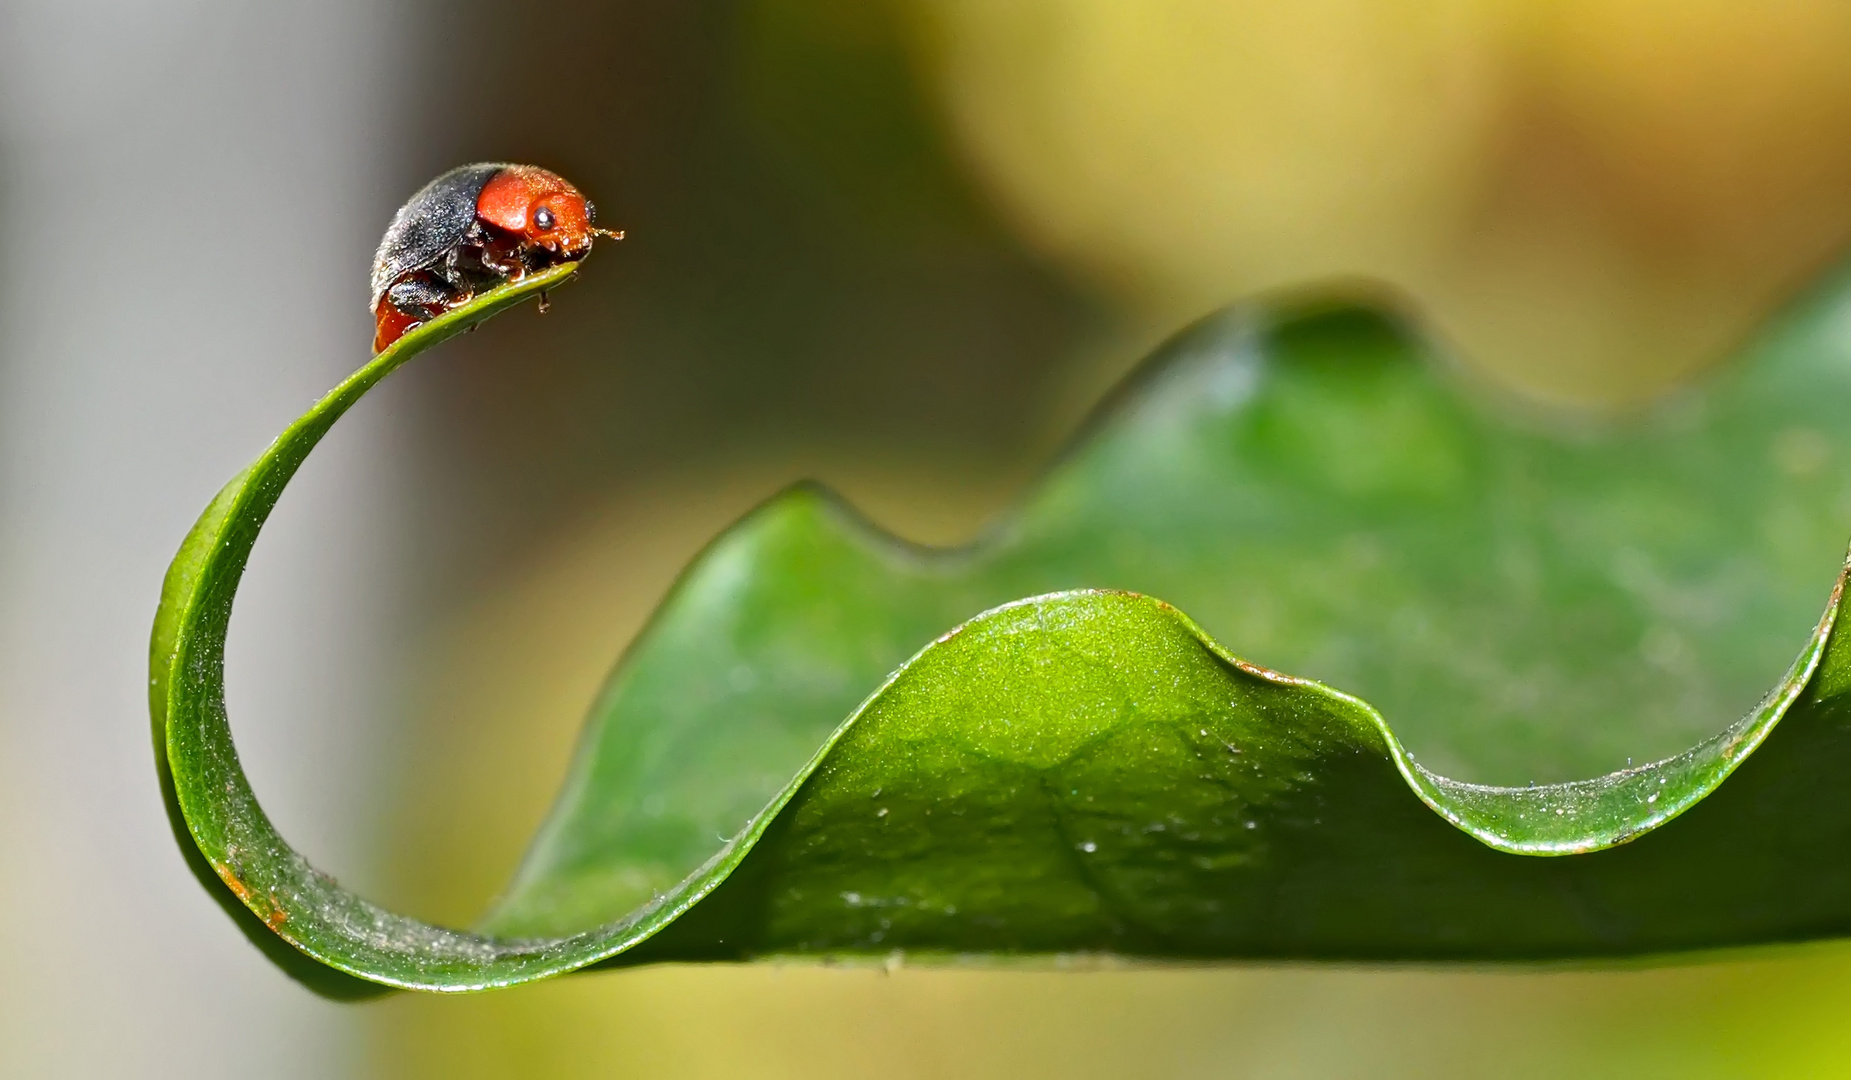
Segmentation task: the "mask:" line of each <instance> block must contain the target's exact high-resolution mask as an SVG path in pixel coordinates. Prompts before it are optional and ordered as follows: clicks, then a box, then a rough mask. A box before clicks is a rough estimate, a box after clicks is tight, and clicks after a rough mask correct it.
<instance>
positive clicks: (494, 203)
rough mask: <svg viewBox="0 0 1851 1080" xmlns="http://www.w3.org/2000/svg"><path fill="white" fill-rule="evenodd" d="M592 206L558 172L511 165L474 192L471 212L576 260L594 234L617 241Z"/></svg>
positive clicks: (587, 248)
mask: <svg viewBox="0 0 1851 1080" xmlns="http://www.w3.org/2000/svg"><path fill="white" fill-rule="evenodd" d="M594 214H595V211H594V209H593V208H592V205H591V203H590V202H588V201H587V200H586V198H585V196H583V195H581V194H579V190H578V189H577V188H575V187H573V186H572V185H571V184H569V183H567V182H566V181H565V179H564V178H563V177H561V176H560V175H559V174H558V173H554V172H549V171H548V170H546V169H542V168H540V167H538V166H535V165H510V166H508V167H507V168H505V169H503V170H501V171H500V172H498V173H496V174H495V176H494V177H493V178H492V179H490V180H489V182H488V183H487V184H485V185H483V188H482V193H481V194H480V195H478V196H476V216H477V217H479V218H481V219H482V220H483V221H486V222H488V223H489V224H490V225H493V226H495V227H496V228H499V229H505V230H507V231H508V232H511V233H513V234H515V235H516V236H519V237H520V238H521V239H522V240H524V241H526V242H527V243H529V244H532V245H534V246H536V247H543V248H546V249H547V250H549V251H554V252H558V253H559V254H560V255H564V256H566V257H568V258H576V257H578V256H580V255H583V254H584V253H585V252H587V251H589V250H591V241H592V238H593V237H594V236H609V237H613V238H616V239H622V238H623V234H622V233H614V232H611V231H610V230H608V229H600V228H597V227H596V226H595V225H594V224H593V223H592V219H593V216H594Z"/></svg>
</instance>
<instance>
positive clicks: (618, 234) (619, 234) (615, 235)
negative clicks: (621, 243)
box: [591, 226, 623, 240]
mask: <svg viewBox="0 0 1851 1080" xmlns="http://www.w3.org/2000/svg"><path fill="white" fill-rule="evenodd" d="M591 231H592V233H593V234H594V235H597V236H608V237H610V238H611V239H612V240H622V239H623V230H622V229H618V230H616V231H615V232H613V231H611V230H610V229H600V228H596V227H595V226H594V227H593V228H592V230H591Z"/></svg>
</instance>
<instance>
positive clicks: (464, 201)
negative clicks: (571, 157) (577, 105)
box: [372, 163, 623, 352]
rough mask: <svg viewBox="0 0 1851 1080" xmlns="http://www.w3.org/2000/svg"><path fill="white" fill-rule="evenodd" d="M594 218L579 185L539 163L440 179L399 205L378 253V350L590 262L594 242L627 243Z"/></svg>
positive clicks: (475, 168)
mask: <svg viewBox="0 0 1851 1080" xmlns="http://www.w3.org/2000/svg"><path fill="white" fill-rule="evenodd" d="M594 214H595V211H594V210H593V209H592V205H591V203H590V202H589V201H587V200H586V198H585V196H584V195H582V194H580V193H579V190H578V189H577V188H575V187H573V186H572V185H571V184H569V183H567V182H566V181H565V179H564V178H562V177H561V176H560V175H559V174H557V173H554V172H551V171H549V170H547V169H542V168H539V167H538V166H535V165H507V164H500V163H484V164H481V165H464V166H462V167H461V168H457V169H452V170H450V171H449V172H447V173H444V174H443V175H442V176H439V177H438V178H437V179H435V180H433V181H431V182H430V183H429V184H426V185H425V186H424V188H423V189H422V190H420V191H419V192H418V193H417V194H416V195H413V196H412V197H411V199H410V201H408V202H407V203H406V204H405V205H404V206H402V207H400V208H399V211H398V213H397V214H395V215H394V216H393V218H392V223H391V225H389V226H388V227H387V228H386V235H385V237H384V239H382V240H381V241H380V242H379V252H378V254H376V255H375V256H374V257H373V275H372V286H373V296H372V311H373V316H374V320H375V330H374V335H373V350H374V351H375V352H378V351H380V350H383V349H385V348H387V347H388V346H390V345H391V344H392V343H393V342H395V341H397V340H398V339H399V338H401V337H403V336H404V335H405V334H406V333H407V332H408V331H410V330H411V329H412V328H414V327H416V326H418V325H420V324H422V323H425V322H428V321H429V320H431V319H434V318H436V317H437V316H439V315H441V314H443V313H444V312H446V311H450V310H453V309H455V308H457V307H460V306H462V305H463V304H466V303H468V302H469V301H470V300H471V299H472V298H474V297H475V296H477V295H479V294H480V293H482V292H483V291H485V290H487V289H491V288H493V287H495V286H496V285H499V284H501V283H502V282H506V281H517V280H519V279H520V278H522V277H525V276H526V275H527V274H530V273H533V272H535V271H538V270H542V269H546V268H548V267H553V266H557V265H559V264H561V263H566V262H575V261H577V260H579V259H582V258H584V257H585V255H586V254H587V253H588V252H589V251H590V250H591V243H592V239H593V238H594V237H597V236H609V237H612V238H613V239H618V240H621V239H623V234H622V233H620V232H611V231H609V230H608V229H600V228H598V227H597V226H596V225H595V224H593V220H594ZM544 299H545V298H544V296H543V297H542V300H543V301H544ZM542 310H544V305H542Z"/></svg>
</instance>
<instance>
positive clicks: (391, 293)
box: [386, 278, 457, 319]
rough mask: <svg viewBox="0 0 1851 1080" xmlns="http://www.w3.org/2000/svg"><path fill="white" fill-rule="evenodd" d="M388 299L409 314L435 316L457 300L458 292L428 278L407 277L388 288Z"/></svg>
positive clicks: (427, 317)
mask: <svg viewBox="0 0 1851 1080" xmlns="http://www.w3.org/2000/svg"><path fill="white" fill-rule="evenodd" d="M386 300H387V302H389V303H390V304H391V305H392V306H393V307H395V308H397V309H399V310H400V311H402V312H404V313H405V314H407V315H412V316H415V317H417V318H420V319H431V318H435V317H436V316H438V315H439V314H441V313H443V311H444V310H446V309H447V308H449V307H450V306H451V305H452V304H454V303H455V302H456V300H457V296H456V293H455V292H453V291H452V290H450V289H446V288H444V287H443V285H441V284H439V283H438V282H435V281H431V280H429V279H426V278H406V279H405V280H403V281H400V282H397V283H395V284H394V285H393V286H392V287H391V288H390V289H387V290H386Z"/></svg>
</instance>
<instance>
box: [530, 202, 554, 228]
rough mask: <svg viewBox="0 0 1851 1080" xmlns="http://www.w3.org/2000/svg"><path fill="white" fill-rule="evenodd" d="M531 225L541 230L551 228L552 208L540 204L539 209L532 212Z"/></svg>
mask: <svg viewBox="0 0 1851 1080" xmlns="http://www.w3.org/2000/svg"><path fill="white" fill-rule="evenodd" d="M533 226H534V228H536V229H539V230H541V231H542V232H544V231H546V230H547V229H550V228H552V227H553V211H552V208H551V207H547V206H542V207H541V208H540V209H538V210H535V211H534V212H533Z"/></svg>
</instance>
